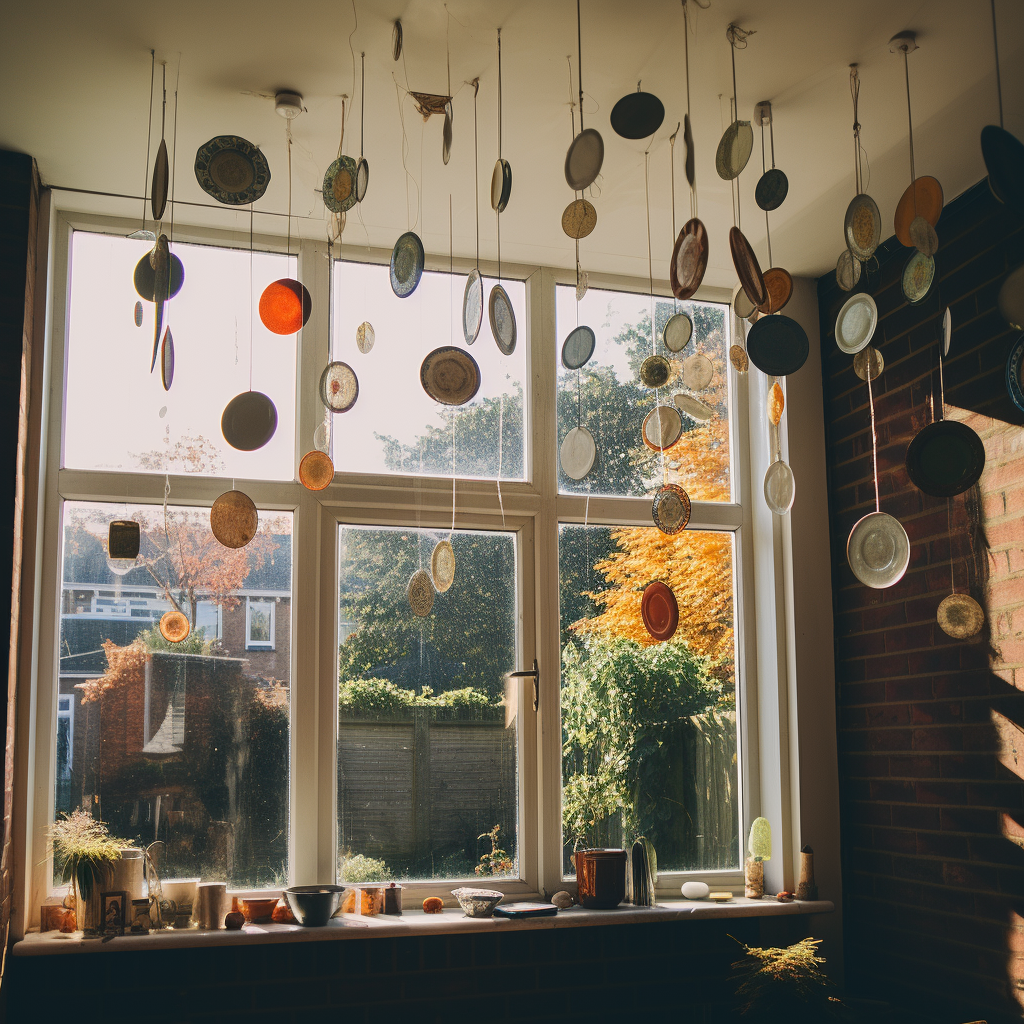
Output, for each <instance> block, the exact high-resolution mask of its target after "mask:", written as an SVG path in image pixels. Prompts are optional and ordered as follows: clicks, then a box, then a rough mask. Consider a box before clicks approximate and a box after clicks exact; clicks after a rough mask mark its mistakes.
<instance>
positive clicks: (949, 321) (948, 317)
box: [942, 306, 953, 356]
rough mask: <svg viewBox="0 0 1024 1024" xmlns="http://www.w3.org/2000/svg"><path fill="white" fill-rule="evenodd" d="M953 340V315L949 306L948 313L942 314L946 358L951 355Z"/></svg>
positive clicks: (943, 349)
mask: <svg viewBox="0 0 1024 1024" xmlns="http://www.w3.org/2000/svg"><path fill="white" fill-rule="evenodd" d="M952 340H953V314H952V313H951V312H950V310H949V306H947V307H946V312H945V313H943V314H942V354H943V355H944V356H948V355H949V346H950V343H951V342H952Z"/></svg>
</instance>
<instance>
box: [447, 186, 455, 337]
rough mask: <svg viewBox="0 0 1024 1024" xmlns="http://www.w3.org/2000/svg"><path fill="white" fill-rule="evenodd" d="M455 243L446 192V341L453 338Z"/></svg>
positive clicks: (449, 194) (449, 197) (450, 199)
mask: <svg viewBox="0 0 1024 1024" xmlns="http://www.w3.org/2000/svg"><path fill="white" fill-rule="evenodd" d="M454 308H455V244H454V241H453V235H452V194H451V192H449V193H448V342H449V344H451V343H452V342H454V340H455V314H454V313H453V312H452V311H453V310H454Z"/></svg>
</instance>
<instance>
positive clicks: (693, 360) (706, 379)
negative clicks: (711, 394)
mask: <svg viewBox="0 0 1024 1024" xmlns="http://www.w3.org/2000/svg"><path fill="white" fill-rule="evenodd" d="M714 375H715V366H714V363H712V362H711V360H710V359H708V357H707V356H706V355H704V353H703V352H694V354H693V355H692V356H687V357H686V359H684V360H683V368H682V372H681V373H680V377H681V378H682V381H683V385H684V386H685V387H687V388H689V389H690V390H691V391H703V390H704V389H705V388H706V387H707V386H708V385H709V384H710V383H711V378H712V377H714Z"/></svg>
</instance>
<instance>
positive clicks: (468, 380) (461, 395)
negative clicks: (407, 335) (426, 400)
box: [420, 345, 480, 405]
mask: <svg viewBox="0 0 1024 1024" xmlns="http://www.w3.org/2000/svg"><path fill="white" fill-rule="evenodd" d="M420 383H421V384H422V385H423V390H424V391H426V393H427V394H428V395H430V397H431V398H432V399H433V400H434V401H435V402H440V403H441V404H442V405H465V404H466V403H467V402H470V401H472V400H473V397H474V396H475V395H476V393H477V392H478V391H479V390H480V367H479V366H478V365H477V362H476V360H475V359H474V358H473V357H472V356H471V355H470V354H469V353H468V352H464V351H463V350H462V349H461V348H456V347H455V346H454V345H444V346H442V347H441V348H435V349H434V351H433V352H430V353H428V354H427V357H426V359H424V360H423V363H422V365H421V366H420Z"/></svg>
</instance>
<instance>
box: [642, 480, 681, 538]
mask: <svg viewBox="0 0 1024 1024" xmlns="http://www.w3.org/2000/svg"><path fill="white" fill-rule="evenodd" d="M651 518H652V519H653V520H654V525H655V526H656V527H657V528H658V529H659V530H661V532H662V533H667V534H669V535H671V534H673V533H678V532H679V531H680V530H683V529H685V528H686V524H687V523H688V522H689V521H690V496H689V495H688V494H687V493H686V491H684V490H683V489H682V487H680V486H679V485H678V484H665V486H664V487H659V488H658V491H657V493H656V494H655V495H654V501H653V502H652V504H651Z"/></svg>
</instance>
